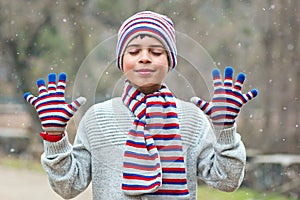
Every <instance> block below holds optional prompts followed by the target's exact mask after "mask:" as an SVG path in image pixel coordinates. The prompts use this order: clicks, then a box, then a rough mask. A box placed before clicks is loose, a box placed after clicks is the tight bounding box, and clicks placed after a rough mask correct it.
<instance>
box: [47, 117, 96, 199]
mask: <svg viewBox="0 0 300 200" xmlns="http://www.w3.org/2000/svg"><path fill="white" fill-rule="evenodd" d="M85 131H86V130H85V127H84V120H81V122H80V124H79V127H78V130H77V134H76V137H75V141H74V145H73V146H72V145H71V144H70V142H69V140H68V137H67V136H66V137H64V138H63V139H62V140H60V141H58V142H48V141H44V153H43V154H42V156H41V163H42V166H43V168H44V169H45V171H46V173H47V174H48V177H49V181H50V185H51V187H52V188H53V190H54V191H55V192H56V193H58V194H59V195H60V196H62V197H63V198H66V199H69V198H73V197H75V196H77V195H78V194H79V193H81V192H82V191H84V190H85V189H86V188H87V187H88V185H89V183H90V181H91V155H90V151H89V150H88V149H89V145H88V140H87V138H86V137H87V136H86V133H85Z"/></svg>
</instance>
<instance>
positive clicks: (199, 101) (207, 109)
mask: <svg viewBox="0 0 300 200" xmlns="http://www.w3.org/2000/svg"><path fill="white" fill-rule="evenodd" d="M191 102H192V103H194V104H195V105H196V106H198V107H199V108H200V109H201V110H202V111H203V112H204V113H205V114H207V115H210V112H211V105H210V103H209V102H206V101H204V100H202V99H201V98H199V97H192V98H191Z"/></svg>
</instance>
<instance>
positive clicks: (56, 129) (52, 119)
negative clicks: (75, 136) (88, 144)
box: [24, 73, 86, 134]
mask: <svg viewBox="0 0 300 200" xmlns="http://www.w3.org/2000/svg"><path fill="white" fill-rule="evenodd" d="M66 79H67V75H66V74H65V73H61V74H59V80H58V83H57V84H56V74H55V73H50V74H49V75H48V87H47V88H46V86H45V85H46V84H45V81H44V80H43V79H39V80H38V81H37V86H38V89H39V95H38V96H37V97H35V96H33V95H32V94H31V93H30V92H26V93H25V94H24V99H25V100H26V101H27V102H28V103H30V104H31V105H33V106H34V108H35V109H36V111H37V113H38V115H39V118H40V120H41V124H42V128H43V130H44V131H45V132H47V133H52V134H55V133H57V134H58V133H61V132H64V131H65V129H66V126H67V123H68V121H69V120H70V119H71V117H72V116H73V115H74V113H75V112H76V111H77V110H78V108H79V107H80V106H81V105H83V104H84V103H85V102H86V98H84V97H79V98H77V99H76V100H74V101H73V102H72V103H70V104H67V103H66V100H65V88H66Z"/></svg>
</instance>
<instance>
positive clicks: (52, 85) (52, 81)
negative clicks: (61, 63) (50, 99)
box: [48, 73, 56, 94]
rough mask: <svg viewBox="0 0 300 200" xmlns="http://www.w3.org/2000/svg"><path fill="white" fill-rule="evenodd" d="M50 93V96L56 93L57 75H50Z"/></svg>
mask: <svg viewBox="0 0 300 200" xmlns="http://www.w3.org/2000/svg"><path fill="white" fill-rule="evenodd" d="M48 92H49V94H54V93H56V74H55V73H50V74H48Z"/></svg>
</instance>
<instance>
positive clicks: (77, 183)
mask: <svg viewBox="0 0 300 200" xmlns="http://www.w3.org/2000/svg"><path fill="white" fill-rule="evenodd" d="M176 56H177V53H176V44H175V30H174V27H173V23H172V21H171V20H170V19H169V18H168V17H166V16H164V15H160V14H157V13H154V12H150V11H144V12H140V13H137V14H135V15H133V16H132V17H130V18H129V19H127V20H126V21H125V22H124V23H123V24H122V26H121V27H120V30H119V32H118V43H117V62H116V63H117V67H118V68H119V69H120V70H121V71H123V72H124V74H125V76H126V78H127V80H126V82H125V85H124V91H123V95H122V97H118V98H113V99H111V100H108V101H105V102H102V103H98V104H95V105H94V106H92V107H91V108H90V109H89V110H88V111H87V112H86V113H85V115H84V116H83V118H82V120H81V122H80V124H79V127H78V130H77V134H76V138H75V141H74V144H73V146H72V145H71V144H70V142H69V141H68V138H67V133H66V131H65V128H66V125H67V122H68V120H69V119H70V118H71V117H72V116H73V114H74V112H75V111H76V110H77V109H78V108H79V107H80V106H81V105H82V104H83V103H84V102H85V99H84V98H83V97H79V98H78V99H76V100H75V101H73V102H72V103H70V104H66V102H65V99H64V90H65V85H66V82H65V81H66V75H65V74H64V73H62V74H60V76H59V80H58V83H57V84H56V77H55V74H49V78H48V79H49V80H48V82H49V83H48V89H47V88H46V87H45V82H44V81H43V80H39V81H38V82H37V85H38V87H39V96H38V97H34V96H33V95H31V94H30V93H26V94H25V95H24V97H25V99H26V100H27V101H28V102H29V103H31V104H32V105H33V106H34V107H35V108H36V110H37V112H38V114H39V117H40V119H41V124H42V128H43V130H44V132H42V133H41V136H42V138H43V139H44V149H45V152H44V153H43V154H42V157H41V162H42V165H43V167H44V169H45V170H46V172H47V173H48V176H49V180H50V183H51V186H52V188H53V189H54V190H55V191H56V192H57V193H58V194H60V195H61V196H62V197H64V198H72V197H75V196H76V195H78V194H79V193H80V192H82V191H83V190H84V189H85V188H86V187H87V186H88V185H89V183H90V181H92V186H93V199H196V189H197V178H200V179H201V180H203V181H205V182H206V183H207V184H208V185H210V186H212V187H215V188H217V189H220V190H223V191H234V190H235V189H237V188H238V187H239V186H240V184H241V182H242V180H243V176H244V169H245V163H246V153H245V148H244V145H243V143H242V141H241V138H240V135H239V134H238V133H236V128H235V119H236V117H237V115H238V113H239V111H240V108H241V107H242V105H243V104H245V103H246V102H247V101H248V100H251V99H252V98H254V97H255V96H256V95H257V91H256V90H252V91H250V92H248V93H247V94H242V93H241V89H242V86H243V82H244V79H245V75H243V74H239V75H238V77H237V81H236V82H235V84H234V85H233V83H232V77H233V69H232V68H230V67H228V68H226V69H225V79H224V84H223V83H222V81H221V75H220V72H219V71H218V70H214V71H213V78H214V88H215V90H214V95H213V100H212V101H211V102H205V101H203V100H201V99H199V98H197V97H194V98H192V102H193V103H194V104H196V105H197V106H198V107H199V108H200V109H199V108H198V107H197V106H195V105H194V104H192V103H189V102H184V101H181V100H179V99H176V98H175V97H174V96H173V95H172V92H171V91H170V90H169V89H168V87H167V86H166V85H165V84H164V83H163V80H164V78H165V77H166V75H167V73H168V71H170V70H172V69H173V68H174V67H175V66H176V62H177V58H176ZM204 113H205V114H207V115H208V116H210V118H211V121H212V124H213V127H212V126H211V123H210V122H209V121H208V119H207V118H206V116H205V114H204Z"/></svg>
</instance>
